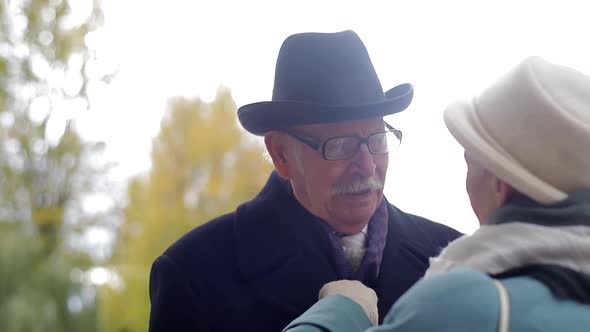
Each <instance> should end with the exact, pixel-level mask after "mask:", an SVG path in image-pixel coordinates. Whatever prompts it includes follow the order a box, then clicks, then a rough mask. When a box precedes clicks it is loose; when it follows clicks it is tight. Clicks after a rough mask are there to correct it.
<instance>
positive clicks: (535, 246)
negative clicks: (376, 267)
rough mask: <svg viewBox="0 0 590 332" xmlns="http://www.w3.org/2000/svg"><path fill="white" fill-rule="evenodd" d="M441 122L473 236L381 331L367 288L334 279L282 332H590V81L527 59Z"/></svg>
mask: <svg viewBox="0 0 590 332" xmlns="http://www.w3.org/2000/svg"><path fill="white" fill-rule="evenodd" d="M445 122H446V125H447V127H448V129H449V130H450V132H451V133H452V134H453V136H454V137H455V138H456V139H457V141H458V142H459V143H460V144H461V145H462V146H463V147H464V148H465V159H466V161H467V165H468V172H467V180H466V187H467V192H468V194H469V198H470V201H471V206H472V208H473V210H474V212H475V214H476V215H477V217H478V219H479V221H480V223H481V224H482V227H481V228H480V229H479V230H477V231H476V232H475V233H474V234H473V235H471V236H464V237H462V238H460V239H458V240H456V241H454V242H453V243H451V244H450V245H449V246H448V247H447V248H446V249H445V250H443V251H442V253H441V254H440V255H439V256H438V257H436V258H433V259H431V266H430V268H429V269H428V271H427V272H426V276H425V278H424V279H422V280H421V281H420V282H418V283H417V284H416V285H415V286H414V287H413V288H411V289H410V290H409V291H408V292H407V293H406V294H405V295H404V296H403V297H402V298H400V299H399V301H398V302H397V303H396V304H395V305H394V306H393V308H392V309H391V311H390V312H389V314H388V315H387V316H386V317H385V319H384V320H383V323H382V324H381V325H379V326H375V327H372V328H371V326H372V325H376V324H377V322H379V319H378V318H377V314H376V312H377V309H376V308H377V297H376V296H375V293H374V292H373V290H371V289H370V288H367V287H365V286H363V285H362V284H361V283H359V282H356V281H347V280H341V281H335V282H332V283H328V284H326V285H325V286H324V287H323V288H322V290H321V292H320V301H319V302H318V303H317V304H316V305H314V306H313V307H312V308H310V309H309V310H308V311H307V312H306V313H305V314H304V315H302V316H301V317H299V318H298V319H297V320H295V321H293V322H292V323H291V324H290V325H289V326H288V327H287V328H286V329H285V330H288V331H290V332H299V331H362V330H365V329H369V331H394V332H395V331H410V332H411V331H442V332H444V331H490V332H491V331H568V332H575V331H580V332H582V331H585V332H588V331H590V78H589V77H587V76H585V75H583V74H581V73H580V72H577V71H575V70H573V69H570V68H566V67H563V66H559V65H555V64H552V63H549V62H547V61H545V60H543V59H541V58H539V57H530V58H527V59H525V60H524V61H523V62H522V63H520V64H519V65H518V66H517V67H516V68H515V69H514V70H512V71H511V72H509V73H508V74H507V75H505V76H504V77H503V78H501V79H500V80H499V81H497V82H496V83H495V84H493V85H492V86H490V87H489V88H488V89H486V90H485V91H484V92H483V93H482V94H481V95H479V96H478V97H476V98H474V99H473V100H472V101H469V102H459V103H454V104H451V105H450V106H448V108H447V109H446V111H445Z"/></svg>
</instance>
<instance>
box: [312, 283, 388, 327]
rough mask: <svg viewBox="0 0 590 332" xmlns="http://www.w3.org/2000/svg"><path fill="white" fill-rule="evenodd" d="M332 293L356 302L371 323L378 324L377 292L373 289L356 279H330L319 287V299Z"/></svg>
mask: <svg viewBox="0 0 590 332" xmlns="http://www.w3.org/2000/svg"><path fill="white" fill-rule="evenodd" d="M334 294H339V295H343V296H346V297H348V298H350V299H351V300H353V301H354V302H356V303H357V304H358V305H360V306H361V308H363V310H364V311H365V314H366V315H367V317H368V318H369V320H370V321H371V323H373V325H377V324H378V322H379V311H378V310H377V294H375V291H374V290H372V289H371V288H369V287H367V286H365V285H363V284H362V283H361V282H360V281H357V280H338V281H332V282H329V283H327V284H325V285H324V286H323V287H322V289H320V299H322V298H323V297H326V296H328V295H334Z"/></svg>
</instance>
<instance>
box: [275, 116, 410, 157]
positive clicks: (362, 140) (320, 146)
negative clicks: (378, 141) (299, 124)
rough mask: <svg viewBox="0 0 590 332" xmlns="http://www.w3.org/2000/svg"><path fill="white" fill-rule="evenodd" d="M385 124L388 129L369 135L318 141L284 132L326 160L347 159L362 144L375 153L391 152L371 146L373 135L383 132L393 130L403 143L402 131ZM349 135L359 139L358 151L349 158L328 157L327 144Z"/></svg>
mask: <svg viewBox="0 0 590 332" xmlns="http://www.w3.org/2000/svg"><path fill="white" fill-rule="evenodd" d="M384 123H385V126H386V127H387V129H388V130H386V131H380V132H378V133H373V134H371V135H369V136H367V137H360V136H358V135H352V136H351V135H347V136H334V137H330V138H327V139H325V140H324V141H322V142H320V143H318V142H316V141H315V140H313V139H312V138H309V137H305V136H300V135H297V134H294V133H293V132H290V131H288V130H284V132H285V133H286V134H287V135H289V136H291V137H293V138H294V139H296V140H298V141H299V142H301V143H303V144H305V145H307V146H309V147H310V148H312V149H314V150H316V151H318V152H319V153H320V154H321V155H322V158H324V159H325V160H347V159H350V158H352V157H353V156H354V155H355V154H356V153H357V152H358V150H359V149H360V148H361V145H363V144H365V145H367V148H368V149H369V152H370V153H371V154H373V155H384V154H386V153H389V152H385V153H373V151H371V146H370V145H369V140H370V139H371V137H373V136H375V135H381V134H385V133H389V132H392V133H393V134H394V135H395V136H396V137H397V138H398V139H399V143H400V144H401V143H402V136H403V135H402V131H401V130H398V129H395V128H394V127H392V126H390V125H389V124H388V123H387V122H384ZM348 137H354V138H357V139H358V140H359V144H358V147H357V149H356V151H355V152H354V153H353V154H352V155H351V156H350V157H348V158H343V159H329V158H327V157H326V145H327V144H328V142H329V141H331V140H333V139H338V138H348Z"/></svg>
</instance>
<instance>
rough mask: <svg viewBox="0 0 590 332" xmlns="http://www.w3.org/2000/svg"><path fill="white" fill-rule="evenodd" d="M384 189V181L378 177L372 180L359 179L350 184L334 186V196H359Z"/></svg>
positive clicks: (371, 178) (373, 177)
mask: <svg viewBox="0 0 590 332" xmlns="http://www.w3.org/2000/svg"><path fill="white" fill-rule="evenodd" d="M382 189H383V181H381V180H379V179H378V178H377V177H376V176H372V177H370V178H358V179H356V180H354V181H352V182H349V183H343V184H337V185H334V186H332V195H346V194H358V193H363V192H367V191H377V190H382Z"/></svg>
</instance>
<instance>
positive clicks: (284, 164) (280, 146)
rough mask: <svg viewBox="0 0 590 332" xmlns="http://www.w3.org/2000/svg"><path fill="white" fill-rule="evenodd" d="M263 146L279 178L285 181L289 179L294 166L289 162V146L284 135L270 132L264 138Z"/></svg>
mask: <svg viewBox="0 0 590 332" xmlns="http://www.w3.org/2000/svg"><path fill="white" fill-rule="evenodd" d="M264 144H265V145H266V150H267V151H268V154H269V155H270V158H271V159H272V163H273V164H274V166H275V170H276V171H277V173H278V174H279V176H280V177H282V178H284V179H287V180H289V179H291V174H292V172H293V171H294V166H295V165H294V163H293V162H290V159H289V144H288V142H287V141H286V139H285V135H283V134H282V133H280V132H276V131H273V132H270V133H269V134H267V135H265V136H264Z"/></svg>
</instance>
